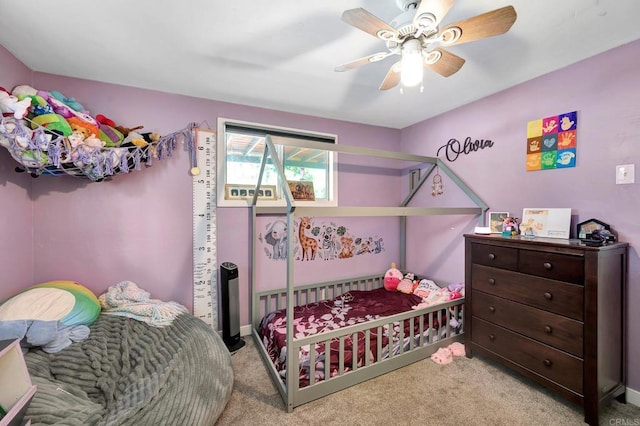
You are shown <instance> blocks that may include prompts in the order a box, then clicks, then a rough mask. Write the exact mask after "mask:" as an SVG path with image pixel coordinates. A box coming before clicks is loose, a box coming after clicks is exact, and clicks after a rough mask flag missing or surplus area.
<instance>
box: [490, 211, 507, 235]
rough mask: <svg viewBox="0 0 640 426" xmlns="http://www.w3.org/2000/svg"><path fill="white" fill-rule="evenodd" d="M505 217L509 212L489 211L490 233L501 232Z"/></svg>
mask: <svg viewBox="0 0 640 426" xmlns="http://www.w3.org/2000/svg"><path fill="white" fill-rule="evenodd" d="M506 217H509V212H489V224H488V227H489V229H491V233H492V234H500V233H502V225H503V224H504V219H505V218H506Z"/></svg>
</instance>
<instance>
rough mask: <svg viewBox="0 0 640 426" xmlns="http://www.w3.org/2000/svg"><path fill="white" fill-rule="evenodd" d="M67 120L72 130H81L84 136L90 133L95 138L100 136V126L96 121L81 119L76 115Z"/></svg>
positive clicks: (86, 136)
mask: <svg viewBox="0 0 640 426" xmlns="http://www.w3.org/2000/svg"><path fill="white" fill-rule="evenodd" d="M67 122H68V123H69V125H70V126H71V129H72V130H74V131H79V132H82V133H83V134H84V137H85V138H88V137H89V136H90V135H93V136H95V137H96V138H98V137H99V136H100V128H99V127H98V124H97V123H92V122H90V121H86V120H83V119H81V118H78V117H77V116H74V117H69V118H68V119H67Z"/></svg>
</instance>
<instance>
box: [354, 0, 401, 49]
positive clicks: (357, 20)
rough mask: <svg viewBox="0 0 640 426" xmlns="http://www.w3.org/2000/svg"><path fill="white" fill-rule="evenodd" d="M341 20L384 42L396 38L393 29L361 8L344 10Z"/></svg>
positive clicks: (395, 32)
mask: <svg viewBox="0 0 640 426" xmlns="http://www.w3.org/2000/svg"><path fill="white" fill-rule="evenodd" d="M342 20H343V21H344V22H346V23H347V24H349V25H353V26H354V27H356V28H358V29H360V30H362V31H364V32H365V33H367V34H371V35H372V36H374V37H376V38H380V39H382V40H385V41H386V40H389V39H393V38H396V39H397V37H398V32H397V31H396V29H395V28H393V27H392V26H391V25H389V24H387V23H386V22H384V21H383V20H381V19H380V18H378V17H376V16H374V15H372V14H371V13H370V12H367V11H366V10H365V9H363V8H361V7H359V8H356V9H349V10H345V11H344V12H343V13H342Z"/></svg>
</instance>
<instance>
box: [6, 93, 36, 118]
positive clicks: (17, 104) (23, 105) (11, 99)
mask: <svg viewBox="0 0 640 426" xmlns="http://www.w3.org/2000/svg"><path fill="white" fill-rule="evenodd" d="M30 106H31V99H30V98H25V99H23V100H19V99H18V97H17V96H14V95H12V94H11V93H9V92H8V91H7V90H6V89H5V88H4V87H0V111H1V112H2V115H3V116H5V117H7V116H11V115H13V117H14V118H17V119H19V120H20V119H23V118H24V117H26V116H27V112H28V111H29V107H30Z"/></svg>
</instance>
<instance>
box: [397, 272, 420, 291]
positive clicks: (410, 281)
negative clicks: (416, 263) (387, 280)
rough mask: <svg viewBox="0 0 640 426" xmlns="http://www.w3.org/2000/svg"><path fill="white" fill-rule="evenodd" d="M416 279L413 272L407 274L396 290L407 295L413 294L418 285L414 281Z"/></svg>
mask: <svg viewBox="0 0 640 426" xmlns="http://www.w3.org/2000/svg"><path fill="white" fill-rule="evenodd" d="M414 277H415V276H414V275H413V274H412V273H411V272H409V273H407V274H406V275H405V276H404V278H402V279H401V280H400V282H399V283H398V287H397V288H396V290H398V291H399V292H400V293H405V294H411V293H413V289H414V288H415V287H416V286H417V283H416V282H415V281H414Z"/></svg>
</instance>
